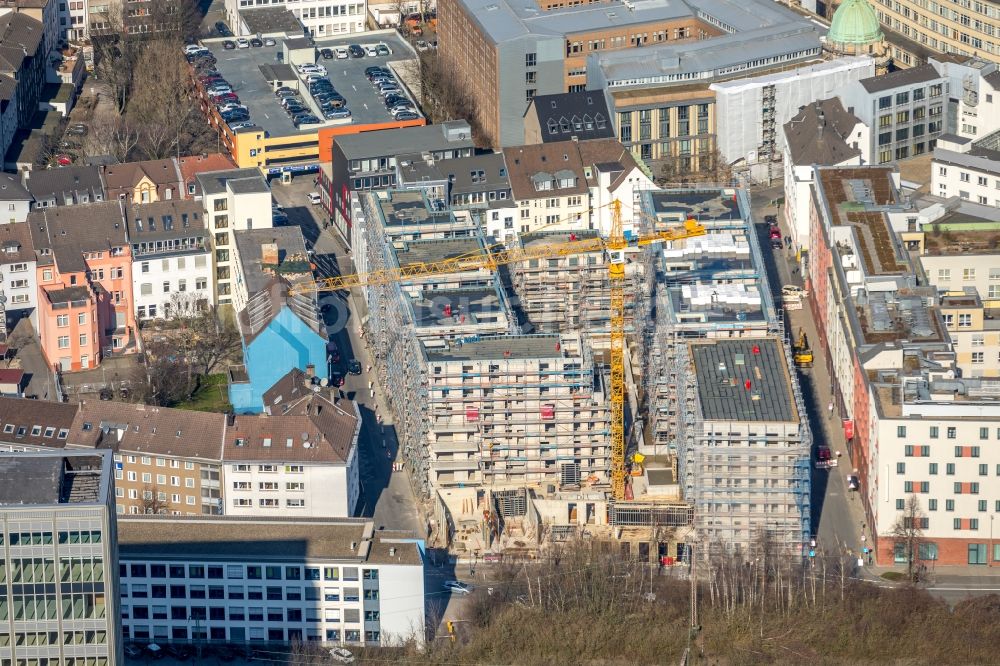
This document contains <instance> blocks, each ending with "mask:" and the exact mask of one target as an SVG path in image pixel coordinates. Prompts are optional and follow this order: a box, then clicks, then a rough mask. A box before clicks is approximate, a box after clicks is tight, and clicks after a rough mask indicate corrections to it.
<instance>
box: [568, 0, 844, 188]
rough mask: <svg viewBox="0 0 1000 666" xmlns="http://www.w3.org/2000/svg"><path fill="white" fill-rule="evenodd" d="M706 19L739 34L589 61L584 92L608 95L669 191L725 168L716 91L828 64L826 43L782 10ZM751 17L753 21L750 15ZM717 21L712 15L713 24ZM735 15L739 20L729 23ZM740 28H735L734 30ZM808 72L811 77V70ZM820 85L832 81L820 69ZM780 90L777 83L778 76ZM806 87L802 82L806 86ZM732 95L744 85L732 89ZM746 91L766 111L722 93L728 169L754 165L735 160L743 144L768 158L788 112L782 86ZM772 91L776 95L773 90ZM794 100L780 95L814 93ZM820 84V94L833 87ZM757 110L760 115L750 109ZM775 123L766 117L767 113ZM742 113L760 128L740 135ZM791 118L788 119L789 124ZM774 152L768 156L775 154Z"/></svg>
mask: <svg viewBox="0 0 1000 666" xmlns="http://www.w3.org/2000/svg"><path fill="white" fill-rule="evenodd" d="M699 11H700V12H702V13H703V14H704V13H705V12H707V14H705V15H713V16H714V15H717V16H716V17H715V18H716V23H715V24H716V25H734V26H739V28H737V29H734V30H733V31H732V32H733V34H729V35H724V36H719V37H714V38H708V39H702V40H698V41H695V42H692V43H680V44H673V43H669V42H667V43H663V44H656V45H653V46H651V47H649V48H644V49H641V50H623V51H615V52H607V53H603V52H595V53H593V54H591V55H590V56H589V58H588V60H587V87H588V89H591V90H597V89H604V90H605V95H606V97H607V100H608V108H609V109H610V111H611V114H612V119H613V122H614V125H615V128H616V130H617V132H618V139H619V140H620V141H621V142H622V143H623V144H624V145H625V146H626V147H627V148H629V149H630V150H631V151H632V152H633V154H634V155H635V156H636V158H637V159H641V160H642V161H644V162H646V163H648V164H650V165H651V167H652V168H654V169H655V170H656V171H657V174H656V175H657V176H659V177H662V178H663V179H665V180H667V181H668V182H672V183H673V182H686V181H687V180H689V178H688V176H689V174H691V173H692V172H702V173H711V172H712V171H713V170H714V169H715V168H716V167H718V166H720V162H719V155H718V151H719V149H720V146H719V144H718V143H717V133H718V130H719V121H718V118H719V115H718V113H719V112H718V110H717V108H716V96H717V91H716V89H715V86H714V85H713V84H716V83H722V82H726V81H733V82H744V81H745V80H746V78H747V77H748V76H751V75H766V74H768V73H769V72H775V71H779V72H780V71H783V70H787V69H789V68H790V67H793V66H795V65H803V66H805V65H814V64H817V63H819V62H820V59H821V58H822V45H821V41H820V34H819V32H818V31H817V30H816V26H814V25H812V24H810V23H809V22H807V21H804V20H802V19H801V18H798V17H796V16H794V15H788V14H785V10H784V9H782V8H780V5H772V6H771V7H759V6H757V5H751V6H747V7H745V8H744V7H741V8H740V9H738V10H737V9H736V8H735V6H734V5H711V6H706V7H700V8H699ZM749 11H753V12H754V16H755V17H756V16H758V15H759V16H760V18H754V19H753V20H750V18H749V16H746V15H745V14H743V12H749ZM713 12H714V14H713ZM729 12H734V13H733V15H731V16H730V15H729ZM734 20H735V21H737V23H735V24H734V23H733V21H734ZM803 71H806V72H808V71H810V70H809V69H805V70H803ZM816 71H818V72H821V75H820V77H819V79H818V81H820V82H822V81H823V80H824V78H825V77H826V73H825V72H824V70H823V68H822V67H820V68H819V69H818V70H816ZM776 76H777V78H778V80H780V78H781V77H780V75H776ZM809 78H811V77H806V78H805V79H803V81H804V82H805V81H808V80H809ZM734 85H737V84H736V83H734ZM744 85H746V86H749V87H748V88H746V89H745V90H746V91H747V94H748V95H750V97H751V99H752V98H753V97H756V96H758V95H759V96H760V97H761V101H760V103H759V104H756V105H755V104H754V103H753V102H752V101H751V100H747V101H746V102H744V108H745V109H746V110H745V111H742V110H741V109H740V108H735V109H733V108H730V107H732V106H734V105H735V106H739V104H740V94H742V93H743V92H744V89H740V88H737V89H735V90H731V89H723V92H724V93H726V94H728V95H735V96H731V97H729V98H728V99H729V107H727V108H726V109H725V112H726V113H727V114H732V115H730V116H729V125H728V126H724V127H723V129H724V130H725V131H726V132H727V133H728V136H727V146H726V147H727V150H729V151H730V153H729V154H726V155H725V158H726V159H727V160H728V161H729V162H733V161H737V160H739V159H741V158H744V159H745V158H746V157H747V154H746V153H747V152H749V151H745V152H744V153H743V154H739V153H737V148H738V146H737V145H736V144H737V142H738V141H739V140H741V139H742V140H746V141H750V142H751V143H752V142H753V141H755V140H756V137H760V145H759V146H758V145H755V146H754V150H756V152H757V153H758V154H757V155H756V156H755V159H767V157H768V155H764V156H763V157H761V153H768V147H769V146H770V142H771V141H772V140H773V139H774V138H775V136H774V135H773V130H774V129H775V126H774V124H773V123H774V122H775V120H776V119H777V117H778V114H779V113H780V112H782V110H783V108H784V109H789V110H791V109H792V108H793V107H792V106H791V104H789V103H787V102H785V100H783V99H779V97H780V95H778V94H777V89H778V87H779V86H778V85H777V81H775V82H770V81H764V80H761V81H758V82H757V83H756V84H754V83H749V84H744ZM772 85H773V86H774V87H772ZM814 85H816V82H809V84H808V85H805V86H803V90H802V92H801V93H800V92H796V91H795V89H794V86H780V87H781V88H782V90H781V92H782V93H783V95H784V97H787V98H789V99H791V98H799V97H800V96H802V95H805V96H808V91H809V90H810V87H812V86H814ZM828 85H829V84H827V83H821V84H820V85H819V86H817V87H820V88H822V87H824V86H828ZM750 107H755V108H750ZM772 110H773V111H774V115H769V112H770V111H772ZM741 111H742V112H745V113H747V114H751V115H753V116H756V117H758V118H759V122H758V123H757V124H753V122H752V121H751V120H749V119H748V120H747V126H740V125H739V122H740V120H739V115H740V113H741ZM793 112H794V111H785V113H788V115H790V114H791V113H793ZM773 153H774V151H773V150H772V151H770V154H773Z"/></svg>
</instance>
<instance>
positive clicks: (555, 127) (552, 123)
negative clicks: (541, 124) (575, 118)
mask: <svg viewBox="0 0 1000 666" xmlns="http://www.w3.org/2000/svg"><path fill="white" fill-rule="evenodd" d="M548 126H549V134H555V133H556V132H557V131H558V130H559V123H557V122H556V121H554V120H553V119H552V118H549V122H548Z"/></svg>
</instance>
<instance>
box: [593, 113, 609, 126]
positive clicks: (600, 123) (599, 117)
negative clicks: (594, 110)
mask: <svg viewBox="0 0 1000 666" xmlns="http://www.w3.org/2000/svg"><path fill="white" fill-rule="evenodd" d="M594 122H595V123H597V129H604V128H605V126H606V125H607V121H606V120H605V119H604V116H603V115H601V114H600V113H598V114H595V115H594Z"/></svg>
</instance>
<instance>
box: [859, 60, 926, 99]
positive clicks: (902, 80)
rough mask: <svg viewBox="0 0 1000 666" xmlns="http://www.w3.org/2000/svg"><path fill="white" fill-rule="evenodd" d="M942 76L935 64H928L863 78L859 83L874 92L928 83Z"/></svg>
mask: <svg viewBox="0 0 1000 666" xmlns="http://www.w3.org/2000/svg"><path fill="white" fill-rule="evenodd" d="M940 78H942V76H941V75H940V74H938V71H937V70H936V69H934V65H931V64H927V65H920V66H918V67H911V68H909V69H900V70H897V71H895V72H890V73H889V74H883V75H882V76H873V77H871V78H867V79H861V81H859V83H860V84H861V85H862V86H864V89H865V90H867V91H868V92H870V93H874V92H883V91H885V90H892V89H893V88H901V87H904V86H910V85H913V84H915V83H927V82H929V81H934V80H935V79H940Z"/></svg>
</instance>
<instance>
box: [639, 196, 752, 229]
mask: <svg viewBox="0 0 1000 666" xmlns="http://www.w3.org/2000/svg"><path fill="white" fill-rule="evenodd" d="M647 196H648V198H647V200H646V201H647V203H648V206H647V208H648V210H649V212H650V213H651V214H652V215H654V216H655V217H656V218H657V219H659V220H662V221H664V222H673V223H677V222H683V221H684V220H687V219H691V218H693V219H695V220H698V221H699V222H710V221H729V220H733V221H735V220H742V219H743V214H742V213H741V211H740V206H739V203H738V202H737V201H736V190H735V189H725V190H720V189H717V188H716V189H706V190H690V189H685V190H657V191H650V192H649V193H648V195H647Z"/></svg>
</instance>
